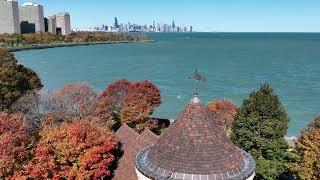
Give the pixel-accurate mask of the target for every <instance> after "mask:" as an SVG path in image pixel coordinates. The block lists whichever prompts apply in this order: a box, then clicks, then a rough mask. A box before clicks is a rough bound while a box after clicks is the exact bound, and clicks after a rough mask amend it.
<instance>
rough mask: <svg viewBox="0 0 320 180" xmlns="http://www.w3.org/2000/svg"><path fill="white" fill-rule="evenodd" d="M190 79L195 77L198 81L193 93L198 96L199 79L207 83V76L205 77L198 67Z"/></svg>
mask: <svg viewBox="0 0 320 180" xmlns="http://www.w3.org/2000/svg"><path fill="white" fill-rule="evenodd" d="M189 79H193V80H195V81H196V84H195V88H194V92H193V94H194V95H195V96H197V95H198V84H199V81H200V82H204V83H206V82H207V79H206V77H204V76H203V75H201V74H200V73H199V72H198V69H196V71H195V72H194V73H193V76H191V77H189Z"/></svg>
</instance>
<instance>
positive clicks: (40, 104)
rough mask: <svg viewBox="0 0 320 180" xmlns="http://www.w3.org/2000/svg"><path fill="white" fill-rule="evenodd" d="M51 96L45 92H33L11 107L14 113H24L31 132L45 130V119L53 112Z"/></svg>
mask: <svg viewBox="0 0 320 180" xmlns="http://www.w3.org/2000/svg"><path fill="white" fill-rule="evenodd" d="M51 106H52V105H51V95H50V94H49V92H47V91H44V90H40V91H39V90H32V91H29V92H27V93H26V94H25V95H24V96H22V97H21V98H19V99H18V100H17V101H16V102H15V103H14V104H13V105H12V107H11V109H12V111H13V112H16V113H23V114H24V115H25V117H26V124H27V126H28V129H29V131H30V132H34V133H36V132H38V131H39V130H41V129H42V128H43V125H44V124H43V122H42V120H43V118H44V117H46V116H47V115H48V113H50V112H51V111H52V110H51V109H52V108H51Z"/></svg>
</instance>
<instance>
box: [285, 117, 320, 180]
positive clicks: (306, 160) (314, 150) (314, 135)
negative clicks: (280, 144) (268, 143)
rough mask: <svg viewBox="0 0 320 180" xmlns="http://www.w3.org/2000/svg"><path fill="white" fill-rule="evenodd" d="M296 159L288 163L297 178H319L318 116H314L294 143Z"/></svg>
mask: <svg viewBox="0 0 320 180" xmlns="http://www.w3.org/2000/svg"><path fill="white" fill-rule="evenodd" d="M295 153H296V154H297V159H296V161H295V162H293V163H291V164H289V167H290V169H291V171H292V172H293V173H294V174H295V176H296V177H297V178H298V179H303V180H304V179H305V180H319V179H320V116H318V117H317V118H315V119H314V120H313V121H312V122H311V123H310V124H309V125H308V128H307V129H306V130H304V131H303V132H302V134H301V136H300V137H299V139H298V140H297V141H296V143H295Z"/></svg>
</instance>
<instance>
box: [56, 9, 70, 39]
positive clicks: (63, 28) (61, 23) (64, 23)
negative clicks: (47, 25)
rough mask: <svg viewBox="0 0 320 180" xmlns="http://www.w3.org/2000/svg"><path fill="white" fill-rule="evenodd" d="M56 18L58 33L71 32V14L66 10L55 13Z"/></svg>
mask: <svg viewBox="0 0 320 180" xmlns="http://www.w3.org/2000/svg"><path fill="white" fill-rule="evenodd" d="M55 19H56V34H61V35H68V34H71V25H70V14H69V13H66V12H62V13H58V14H56V15H55Z"/></svg>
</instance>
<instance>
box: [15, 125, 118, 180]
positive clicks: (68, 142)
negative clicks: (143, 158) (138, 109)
mask: <svg viewBox="0 0 320 180" xmlns="http://www.w3.org/2000/svg"><path fill="white" fill-rule="evenodd" d="M40 136H41V139H40V142H39V144H38V145H37V147H36V148H35V150H34V157H33V158H32V159H31V160H30V161H29V163H28V164H27V165H26V166H24V168H23V170H21V171H20V172H17V173H15V175H14V176H13V177H12V178H13V179H21V178H23V179H25V178H31V179H48V178H53V179H62V178H67V179H98V178H102V177H111V175H112V165H113V163H114V161H115V159H116V157H115V155H114V154H115V152H116V151H117V150H118V148H119V146H118V142H117V141H116V140H115V137H114V136H113V135H112V134H111V133H110V132H109V131H108V130H107V129H106V128H103V127H100V126H98V125H97V124H95V123H94V122H91V121H87V120H82V121H79V120H73V121H72V122H71V123H63V124H61V125H60V126H54V127H50V128H45V129H43V130H42V131H41V132H40Z"/></svg>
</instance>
